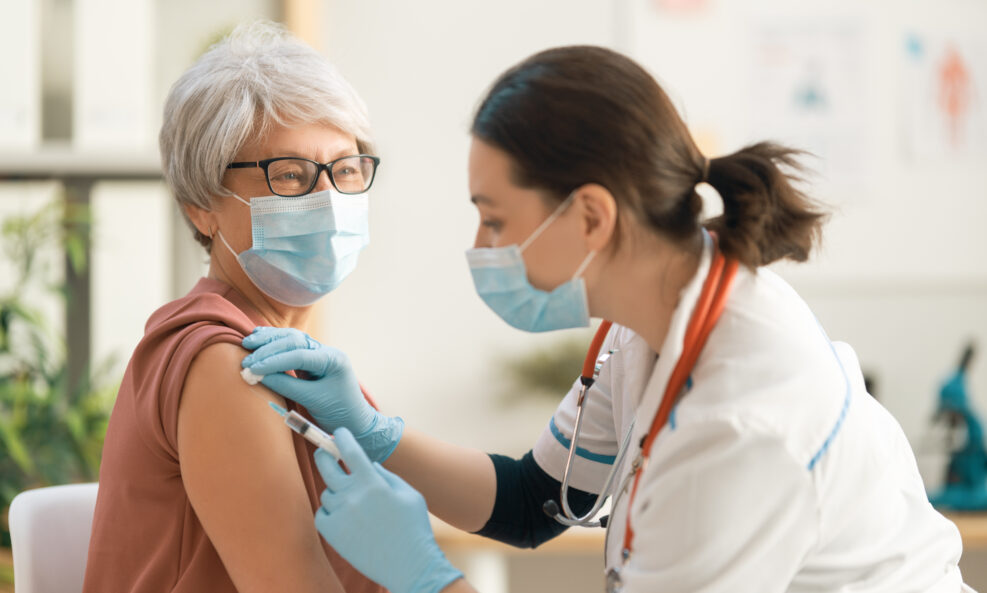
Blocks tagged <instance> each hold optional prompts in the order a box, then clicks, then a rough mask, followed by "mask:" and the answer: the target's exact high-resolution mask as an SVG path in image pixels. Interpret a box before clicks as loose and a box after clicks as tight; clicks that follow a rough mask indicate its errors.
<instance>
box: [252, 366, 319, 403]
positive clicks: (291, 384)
mask: <svg viewBox="0 0 987 593" xmlns="http://www.w3.org/2000/svg"><path fill="white" fill-rule="evenodd" d="M260 382H261V385H263V386H264V387H267V388H268V389H270V390H271V391H273V392H275V393H278V394H280V395H283V396H284V397H286V398H288V399H290V400H291V401H293V402H296V403H299V404H301V405H303V406H305V407H306V408H311V407H312V406H313V405H314V404H316V403H318V402H319V401H320V400H321V399H322V398H323V397H324V396H323V395H321V394H314V393H311V382H310V381H305V380H304V379H298V378H295V377H292V376H291V375H285V374H284V373H275V374H273V375H264V377H263V378H262V379H261V380H260Z"/></svg>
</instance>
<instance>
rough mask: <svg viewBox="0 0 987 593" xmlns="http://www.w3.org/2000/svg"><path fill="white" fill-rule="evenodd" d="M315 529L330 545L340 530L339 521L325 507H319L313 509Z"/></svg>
mask: <svg viewBox="0 0 987 593" xmlns="http://www.w3.org/2000/svg"><path fill="white" fill-rule="evenodd" d="M344 519H345V517H344ZM315 529H316V530H317V531H318V532H319V533H320V534H322V537H323V538H325V540H326V541H327V542H329V544H330V545H331V544H332V543H333V542H334V541H335V540H336V536H337V534H338V533H339V531H340V522H339V520H338V519H337V518H336V517H335V516H334V515H333V514H331V513H329V512H328V511H326V509H324V508H322V507H319V510H317V511H315Z"/></svg>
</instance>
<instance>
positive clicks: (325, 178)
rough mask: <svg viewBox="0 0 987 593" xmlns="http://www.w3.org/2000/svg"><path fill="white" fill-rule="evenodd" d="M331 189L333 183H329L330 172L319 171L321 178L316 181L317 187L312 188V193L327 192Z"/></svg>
mask: <svg viewBox="0 0 987 593" xmlns="http://www.w3.org/2000/svg"><path fill="white" fill-rule="evenodd" d="M331 187H332V182H331V181H329V171H319V176H318V177H317V178H316V179H315V187H313V188H312V191H313V192H320V191H326V190H327V189H329V188H331Z"/></svg>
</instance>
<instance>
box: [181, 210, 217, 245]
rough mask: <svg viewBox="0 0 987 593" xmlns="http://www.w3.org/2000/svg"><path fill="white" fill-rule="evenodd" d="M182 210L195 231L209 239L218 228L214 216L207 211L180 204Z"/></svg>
mask: <svg viewBox="0 0 987 593" xmlns="http://www.w3.org/2000/svg"><path fill="white" fill-rule="evenodd" d="M182 208H183V209H184V210H185V214H186V215H187V216H188V218H189V220H191V221H192V224H194V225H195V228H196V230H198V231H199V233H200V234H202V235H204V236H206V237H209V238H210V239H211V238H212V236H213V234H214V233H215V232H216V228H217V227H218V226H219V224H218V223H217V221H216V215H215V214H214V213H213V212H211V211H209V210H206V209H204V208H200V207H198V206H195V205H193V204H182Z"/></svg>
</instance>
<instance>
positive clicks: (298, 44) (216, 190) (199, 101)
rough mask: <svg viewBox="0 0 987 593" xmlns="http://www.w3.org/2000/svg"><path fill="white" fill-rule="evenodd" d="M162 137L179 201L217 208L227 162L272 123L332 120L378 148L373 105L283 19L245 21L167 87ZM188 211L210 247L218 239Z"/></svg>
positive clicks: (168, 177) (365, 147)
mask: <svg viewBox="0 0 987 593" xmlns="http://www.w3.org/2000/svg"><path fill="white" fill-rule="evenodd" d="M163 122H164V123H163V124H162V125H161V133H160V135H159V136H158V142H159V145H160V148H161V164H162V169H163V171H164V178H165V181H166V182H167V183H168V185H169V186H170V187H171V190H172V192H173V193H174V195H175V199H176V200H177V201H178V205H179V206H183V205H185V204H191V205H194V206H198V207H200V208H203V209H206V210H210V209H211V197H212V196H222V195H229V193H230V192H229V191H228V190H226V189H225V188H223V186H222V181H223V175H224V173H225V172H226V165H228V164H229V163H230V162H231V161H233V159H234V157H235V156H236V154H237V152H239V151H240V149H241V148H242V147H243V144H244V143H245V142H246V141H247V139H249V138H255V137H258V136H263V135H264V134H266V133H267V132H268V131H269V130H270V128H271V126H272V125H275V124H277V125H286V124H288V125H297V124H317V123H318V124H329V125H332V126H335V127H337V128H339V129H341V130H343V131H344V132H347V133H349V134H353V136H355V137H356V141H357V146H358V148H359V150H360V152H361V153H367V154H374V147H373V141H372V139H371V136H370V123H369V119H368V117H367V108H366V106H365V105H364V103H363V101H362V100H361V99H360V97H359V95H357V94H356V91H355V90H353V87H351V86H350V84H349V83H348V82H347V81H346V80H345V79H344V78H343V77H342V76H341V75H340V74H339V72H337V71H336V69H335V68H334V67H333V65H332V64H331V63H329V61H328V60H327V59H326V58H325V57H323V56H322V55H320V54H319V53H318V52H316V51H315V50H314V49H312V48H311V47H309V46H308V45H306V44H305V43H303V42H302V41H300V40H299V39H297V38H296V37H294V36H293V35H291V34H290V33H288V32H287V31H286V30H285V29H284V27H282V26H281V25H278V24H275V23H271V22H267V21H259V22H254V23H250V24H244V25H240V26H238V27H237V28H236V29H234V30H233V32H232V33H230V35H229V36H227V37H226V38H224V39H223V40H222V41H220V42H219V43H217V44H216V45H214V46H212V47H211V48H210V49H209V51H207V52H206V53H205V54H204V55H203V56H202V57H201V58H199V60H198V61H196V62H195V64H193V65H192V66H191V67H190V68H189V69H188V70H186V71H185V73H184V74H182V76H181V78H179V79H178V80H177V81H176V82H175V84H174V85H173V86H172V87H171V91H169V93H168V98H167V100H166V101H165V107H164V119H163ZM181 211H182V216H184V217H185V221H186V222H188V223H189V226H191V227H192V232H193V234H194V235H195V239H196V240H197V241H198V242H199V243H201V244H202V245H203V246H205V247H206V250H207V251H208V250H209V249H210V247H211V244H212V240H211V239H210V238H209V237H208V236H205V235H202V234H201V233H199V232H198V230H197V229H196V228H195V227H194V226H193V225H192V223H191V221H190V220H189V218H188V216H187V215H186V214H185V210H184V208H181Z"/></svg>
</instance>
